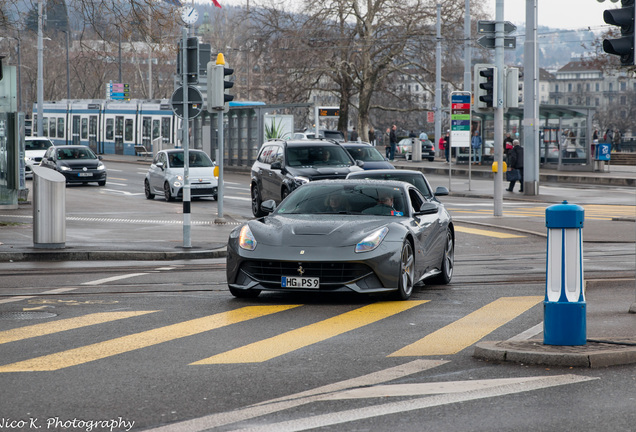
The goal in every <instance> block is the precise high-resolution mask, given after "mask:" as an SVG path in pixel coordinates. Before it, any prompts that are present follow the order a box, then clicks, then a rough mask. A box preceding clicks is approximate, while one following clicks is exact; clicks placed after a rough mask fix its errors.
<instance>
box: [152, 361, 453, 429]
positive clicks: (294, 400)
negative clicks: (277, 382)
mask: <svg viewBox="0 0 636 432" xmlns="http://www.w3.org/2000/svg"><path fill="white" fill-rule="evenodd" d="M446 363H448V361H446V360H414V361H411V362H408V363H404V364H401V365H398V366H394V367H391V368H388V369H383V370H379V371H377V372H372V373H370V374H367V375H362V376H360V377H355V378H351V379H348V380H344V381H339V382H335V383H332V384H327V385H324V386H321V387H316V388H314V389H311V390H307V391H303V392H300V393H295V394H291V395H288V396H283V397H281V398H277V399H272V400H268V401H264V402H261V403H258V404H255V405H250V406H247V407H245V408H241V409H237V410H234V411H229V412H224V413H218V414H211V415H208V416H204V417H199V418H195V419H191V420H185V421H182V422H179V423H173V424H170V425H166V426H161V427H158V428H155V429H151V430H149V431H147V432H200V431H204V430H209V429H212V428H216V427H219V426H223V425H228V424H232V423H236V422H239V421H243V420H249V419H252V418H256V417H261V416H264V415H267V414H272V413H276V412H279V411H284V410H288V409H291V408H296V407H299V406H302V405H306V404H309V403H312V402H316V401H320V400H323V399H325V398H328V397H329V395H330V394H331V393H333V392H337V391H341V390H346V389H352V388H359V387H364V388H368V386H373V385H376V384H382V383H385V382H388V381H393V380H396V379H400V378H403V377H405V376H409V375H413V374H416V373H420V372H424V371H426V370H428V369H432V368H435V367H438V366H441V365H443V364H446Z"/></svg>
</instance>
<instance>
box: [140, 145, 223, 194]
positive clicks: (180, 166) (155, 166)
mask: <svg viewBox="0 0 636 432" xmlns="http://www.w3.org/2000/svg"><path fill="white" fill-rule="evenodd" d="M188 156H189V159H188V161H189V163H188V167H189V179H190V196H191V197H192V198H204V197H206V198H214V199H215V200H216V199H217V196H218V180H217V178H216V176H215V175H214V174H215V169H214V167H215V163H214V162H212V160H211V159H210V157H209V156H208V155H207V154H206V153H205V152H203V151H201V150H189V151H188ZM184 165H185V160H184V151H183V149H174V150H162V151H160V152H158V153H157V154H156V155H155V157H154V159H153V160H152V164H151V165H150V169H149V170H148V172H147V173H146V179H145V180H144V192H145V193H146V198H148V199H154V197H155V195H156V194H159V195H163V197H164V198H165V200H166V201H172V200H174V199H175V198H183V184H184Z"/></svg>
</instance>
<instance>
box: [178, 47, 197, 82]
mask: <svg viewBox="0 0 636 432" xmlns="http://www.w3.org/2000/svg"><path fill="white" fill-rule="evenodd" d="M182 45H183V42H182V41H179V51H178V52H177V75H179V77H181V76H182V75H183V71H182V70H181V69H182V65H183V60H182V57H181V55H182V52H183V49H182V47H181V46H182ZM186 62H187V65H186V67H187V68H188V84H198V83H199V38H196V37H189V38H188V39H187V41H186ZM183 85H186V84H185V83H183Z"/></svg>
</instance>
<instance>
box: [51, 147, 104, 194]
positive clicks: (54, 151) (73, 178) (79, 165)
mask: <svg viewBox="0 0 636 432" xmlns="http://www.w3.org/2000/svg"><path fill="white" fill-rule="evenodd" d="M40 165H41V166H42V167H45V168H50V169H53V170H56V171H58V172H60V173H62V174H63V175H64V177H66V183H91V182H96V183H97V184H98V185H100V186H104V185H106V177H107V173H106V166H104V164H103V163H102V157H101V156H97V155H95V153H93V151H92V150H91V149H90V148H88V147H87V146H85V145H63V146H51V147H49V148H48V149H47V150H46V153H44V157H43V158H42V162H41V163H40Z"/></svg>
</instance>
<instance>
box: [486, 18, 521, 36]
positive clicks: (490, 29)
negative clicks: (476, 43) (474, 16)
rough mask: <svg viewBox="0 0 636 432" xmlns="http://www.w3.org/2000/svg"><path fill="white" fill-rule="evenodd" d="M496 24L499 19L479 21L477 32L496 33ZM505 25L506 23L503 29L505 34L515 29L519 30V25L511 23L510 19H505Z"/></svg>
mask: <svg viewBox="0 0 636 432" xmlns="http://www.w3.org/2000/svg"><path fill="white" fill-rule="evenodd" d="M495 25H497V21H486V20H480V21H477V33H479V34H486V33H492V34H494V33H495ZM503 25H504V29H503V32H504V34H510V33H512V32H513V31H515V30H517V26H516V25H514V24H513V23H511V22H510V21H504V23H503Z"/></svg>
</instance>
